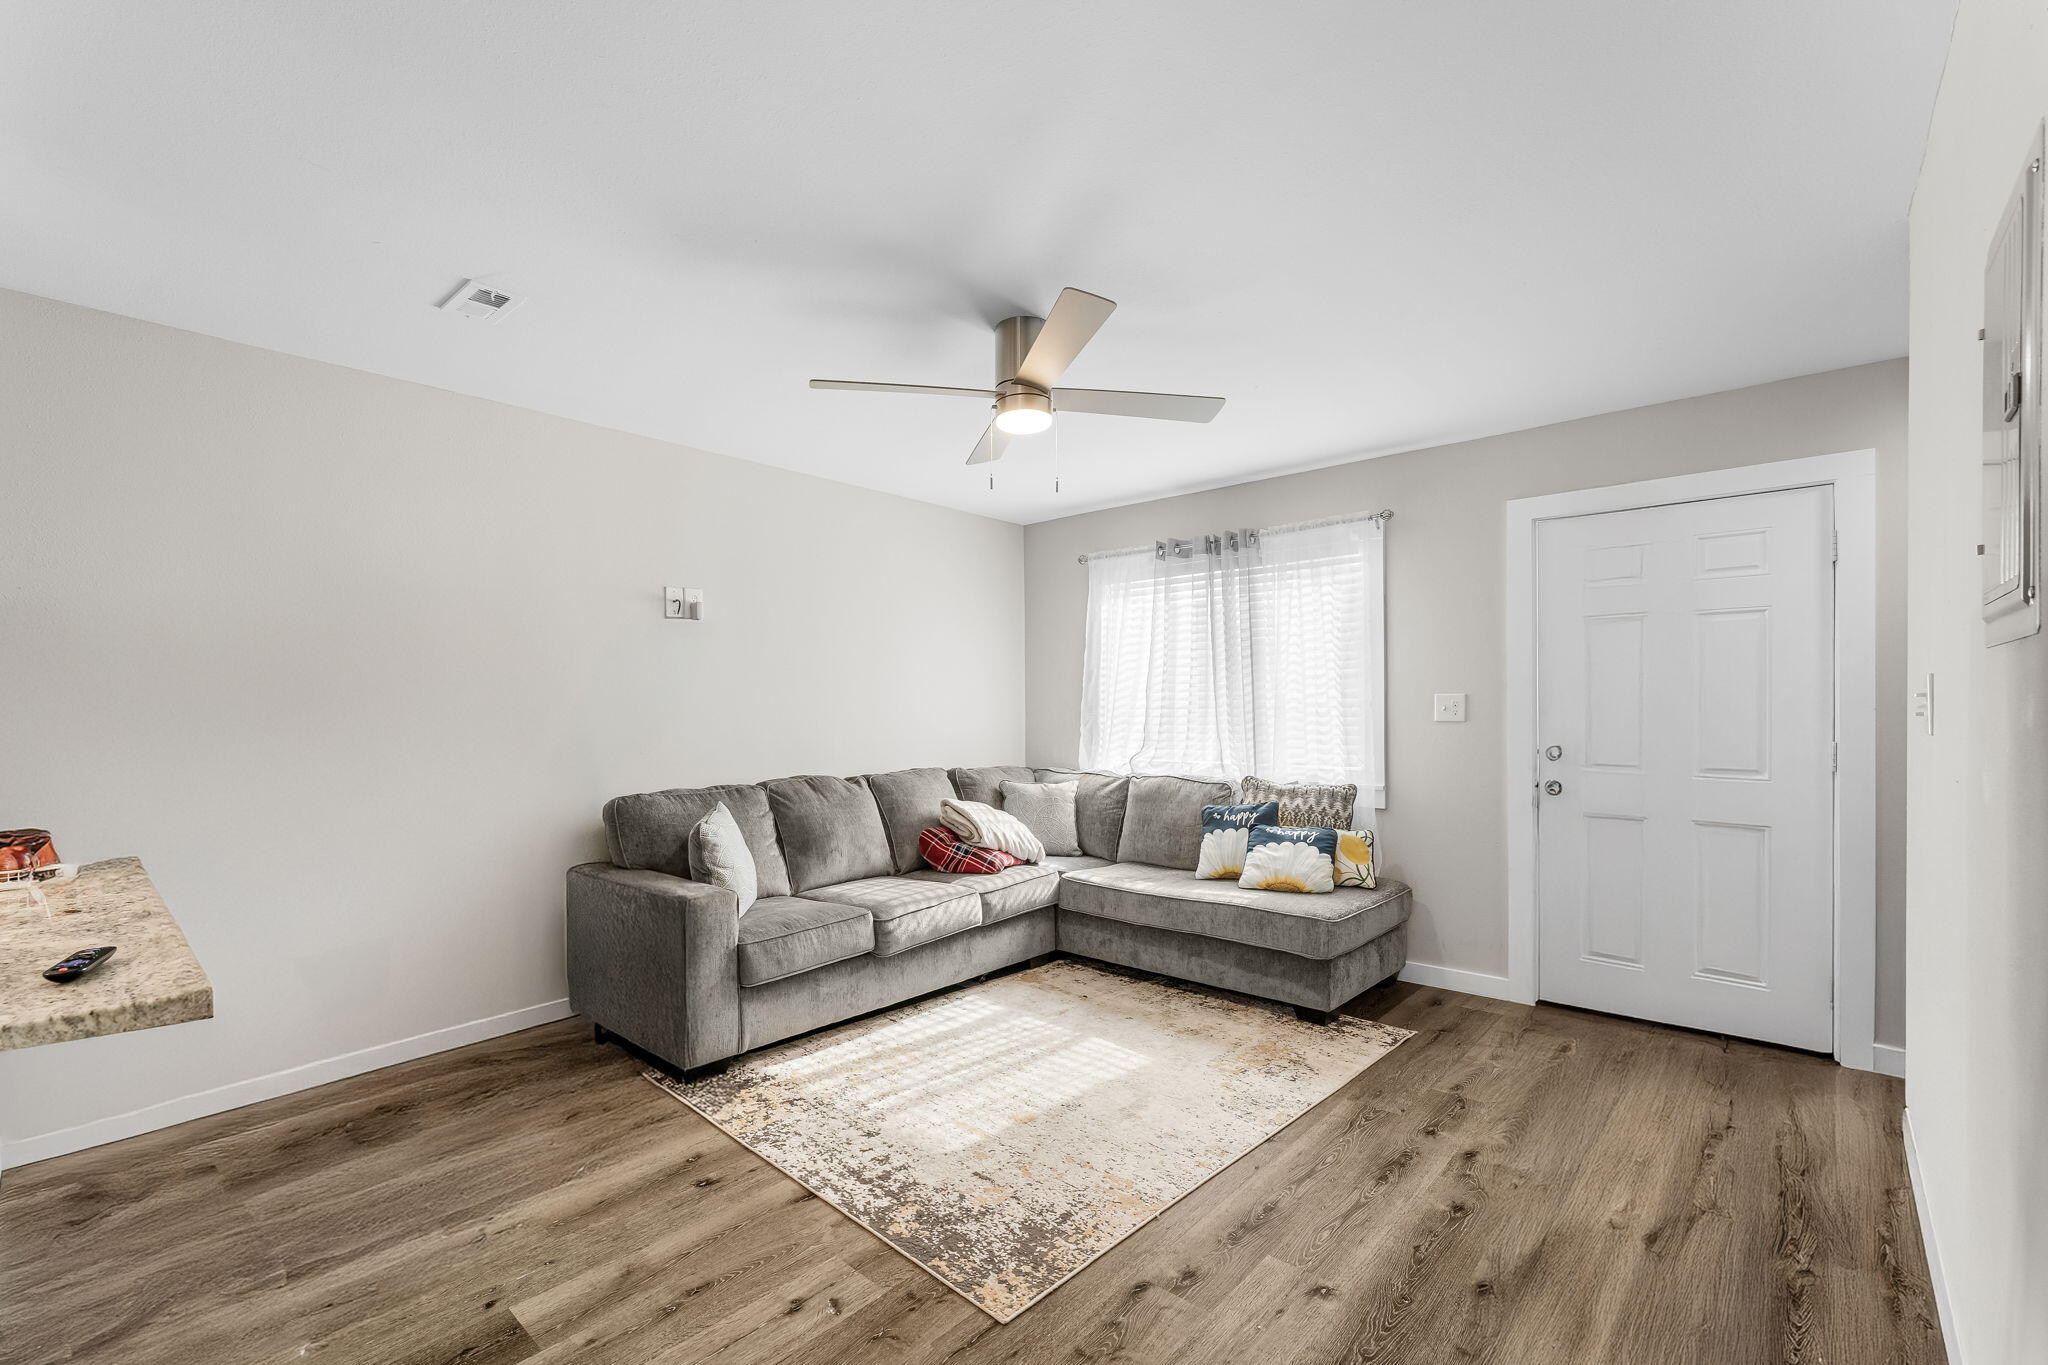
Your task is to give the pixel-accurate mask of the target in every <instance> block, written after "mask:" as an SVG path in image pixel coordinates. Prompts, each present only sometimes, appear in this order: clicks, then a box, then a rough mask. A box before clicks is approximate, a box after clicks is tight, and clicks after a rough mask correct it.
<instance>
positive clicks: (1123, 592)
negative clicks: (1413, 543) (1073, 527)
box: [1081, 517, 1386, 808]
mask: <svg viewBox="0 0 2048 1365" xmlns="http://www.w3.org/2000/svg"><path fill="white" fill-rule="evenodd" d="M1381 527H1382V518H1381V517H1353V518H1346V519H1343V520H1339V521H1333V522H1312V523H1307V524H1304V525H1300V526H1278V527H1273V528H1271V529H1269V530H1264V531H1232V532H1228V533H1226V534H1223V535H1217V536H1209V537H1207V538H1205V539H1204V540H1201V541H1174V542H1171V543H1166V542H1162V543H1160V544H1158V545H1154V546H1147V547H1144V548H1142V549H1137V550H1124V551H1117V552H1112V553H1110V554H1099V555H1090V556H1089V557H1088V624H1087V630H1088V636H1087V645H1086V653H1085V661H1084V665H1083V668H1082V678H1081V688H1082V692H1081V765H1082V766H1083V767H1085V768H1093V769H1097V770H1100V771H1104V772H1151V773H1184V774H1186V775H1188V776H1191V777H1210V778H1218V779H1225V780H1229V781H1232V782H1234V781H1236V780H1237V779H1239V778H1241V777H1243V776H1245V775H1246V774H1249V773H1257V774H1258V775H1259V776H1261V777H1266V778H1271V779H1273V780H1275V781H1280V782H1356V783H1358V785H1359V796H1360V804H1361V805H1367V806H1369V807H1370V808H1378V807H1381V806H1384V805H1385V804H1386V776H1385V767H1384V758H1383V755H1384V751H1385V734H1386V729H1385V718H1384V709H1385V702H1384V694H1385V668H1384V664H1383V662H1382V660H1383V657H1384V639H1385V631H1384V623H1383V620H1382V610H1383V603H1384V589H1383V587H1382V578H1383V571H1382V559H1381V543H1382V534H1381Z"/></svg>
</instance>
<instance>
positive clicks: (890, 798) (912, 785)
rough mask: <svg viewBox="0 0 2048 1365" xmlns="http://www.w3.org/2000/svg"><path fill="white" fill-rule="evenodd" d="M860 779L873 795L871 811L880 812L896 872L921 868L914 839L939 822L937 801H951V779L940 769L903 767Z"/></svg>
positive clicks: (922, 861) (870, 774) (871, 774)
mask: <svg viewBox="0 0 2048 1365" xmlns="http://www.w3.org/2000/svg"><path fill="white" fill-rule="evenodd" d="M862 780H863V781H865V782H866V783H867V784H868V790H869V791H870V792H872V793H874V797H875V808H876V809H877V810H879V811H881V812H882V828H883V830H884V831H886V832H887V833H888V836H889V856H890V857H892V858H894V859H895V860H896V871H898V872H913V871H916V870H917V869H918V868H920V867H923V866H924V858H923V857H922V856H921V855H920V854H919V853H918V851H917V839H918V836H919V835H920V834H922V833H924V831H926V830H928V829H930V828H931V827H932V826H933V825H936V824H939V823H940V820H939V802H941V801H948V800H951V799H952V797H953V779H952V778H950V777H948V776H947V775H946V770H945V769H944V768H905V769H904V770H903V771H902V772H898V773H869V774H868V775H867V777H865V778H863V779H862Z"/></svg>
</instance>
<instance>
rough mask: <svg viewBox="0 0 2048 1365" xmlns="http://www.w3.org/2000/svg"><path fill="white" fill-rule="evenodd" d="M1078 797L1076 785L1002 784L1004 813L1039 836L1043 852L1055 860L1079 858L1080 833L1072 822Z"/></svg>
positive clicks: (1045, 783) (1058, 783) (1041, 783)
mask: <svg viewBox="0 0 2048 1365" xmlns="http://www.w3.org/2000/svg"><path fill="white" fill-rule="evenodd" d="M1080 794H1081V784H1080V783H1079V782H1078V781H1075V782H1005V783H1004V784H1003V810H1004V811H1005V812H1006V813H1008V814H1010V815H1014V816H1016V817H1017V818H1018V819H1019V820H1022V821H1023V822H1024V827H1025V828H1026V829H1028V830H1030V831H1031V832H1032V833H1033V834H1035V835H1037V836H1038V842H1039V843H1041V844H1044V845H1045V851H1046V852H1047V853H1048V854H1050V855H1052V856H1053V857H1055V858H1078V857H1080V856H1081V833H1080V828H1079V826H1078V825H1077V824H1076V823H1075V819H1074V802H1075V798H1077V797H1078V796H1079V795H1080Z"/></svg>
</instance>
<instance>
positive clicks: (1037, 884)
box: [910, 858, 1075, 924]
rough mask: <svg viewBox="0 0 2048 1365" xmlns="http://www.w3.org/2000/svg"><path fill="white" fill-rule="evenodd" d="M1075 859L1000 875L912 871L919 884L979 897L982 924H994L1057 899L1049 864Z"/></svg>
mask: <svg viewBox="0 0 2048 1365" xmlns="http://www.w3.org/2000/svg"><path fill="white" fill-rule="evenodd" d="M1058 861H1067V862H1072V861H1075V860H1074V859H1071V858H1069V859H1064V860H1061V859H1048V860H1047V861H1046V862H1043V863H1019V864H1017V866H1015V867H1009V868H1004V869H1003V870H1002V871H1001V872H936V871H925V872H913V873H911V874H910V875H911V876H913V877H916V878H918V879H919V880H920V881H929V882H942V883H944V884H945V885H947V886H950V887H952V888H954V889H955V890H957V891H972V892H974V893H975V894H976V895H978V896H980V897H981V922H982V923H983V924H994V923H996V922H997V921H999V920H1006V919H1008V918H1010V917H1011V916H1012V915H1021V914H1023V913H1024V912H1025V911H1027V910H1038V909H1042V908H1043V907H1045V906H1048V905H1051V904H1053V903H1054V902H1055V901H1057V900H1059V898H1060V879H1059V874H1058V871H1057V870H1056V869H1055V868H1054V867H1052V866H1050V865H1049V864H1051V863H1053V862H1058Z"/></svg>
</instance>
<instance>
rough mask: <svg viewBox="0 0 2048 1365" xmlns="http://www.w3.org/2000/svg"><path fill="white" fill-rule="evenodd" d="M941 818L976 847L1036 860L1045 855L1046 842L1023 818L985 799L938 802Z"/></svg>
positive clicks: (965, 840)
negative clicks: (984, 800) (1041, 841)
mask: <svg viewBox="0 0 2048 1365" xmlns="http://www.w3.org/2000/svg"><path fill="white" fill-rule="evenodd" d="M939 819H940V820H942V821H944V822H945V825H946V828H947V829H950V830H952V831H953V832H954V833H955V834H957V835H959V836H960V838H961V839H962V840H963V841H964V842H966V843H970V844H973V845H974V846H975V847H976V848H992V849H995V850H996V851H997V852H999V853H1007V854H1009V855H1010V856H1011V857H1012V858H1017V859H1020V860H1022V861H1024V862H1027V863H1035V862H1037V861H1038V860H1039V859H1041V858H1043V857H1044V856H1045V845H1044V844H1041V843H1039V842H1038V836H1037V835H1036V834H1033V833H1032V832H1031V829H1030V827H1029V826H1028V825H1026V824H1025V823H1024V822H1023V821H1022V820H1019V819H1018V818H1017V817H1016V816H1014V815H1011V814H1009V813H1008V812H1007V811H999V810H997V809H996V808H995V807H994V806H991V805H988V804H987V803H986V802H982V801H955V800H953V799H951V798H948V799H946V800H944V801H941V802H939Z"/></svg>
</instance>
